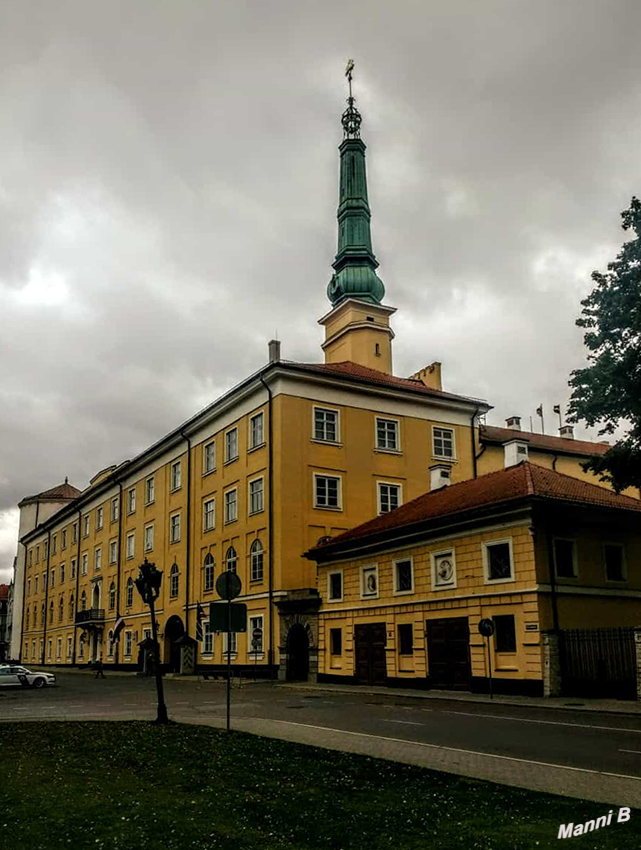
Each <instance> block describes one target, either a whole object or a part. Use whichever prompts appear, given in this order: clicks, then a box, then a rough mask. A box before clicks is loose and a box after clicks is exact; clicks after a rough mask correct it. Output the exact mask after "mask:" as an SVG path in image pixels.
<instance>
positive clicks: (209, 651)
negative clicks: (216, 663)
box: [203, 620, 214, 655]
mask: <svg viewBox="0 0 641 850" xmlns="http://www.w3.org/2000/svg"><path fill="white" fill-rule="evenodd" d="M213 652H214V633H213V632H212V630H211V626H210V625H209V621H207V620H206V621H205V622H204V623H203V655H213Z"/></svg>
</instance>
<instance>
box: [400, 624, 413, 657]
mask: <svg viewBox="0 0 641 850" xmlns="http://www.w3.org/2000/svg"><path fill="white" fill-rule="evenodd" d="M398 652H399V655H412V653H413V652H414V627H413V626H412V624H411V623H399V625H398Z"/></svg>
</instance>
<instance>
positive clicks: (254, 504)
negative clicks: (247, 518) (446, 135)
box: [249, 478, 265, 514]
mask: <svg viewBox="0 0 641 850" xmlns="http://www.w3.org/2000/svg"><path fill="white" fill-rule="evenodd" d="M264 489H265V484H264V479H263V478H256V479H255V480H254V481H250V482H249V513H250V514H257V513H260V512H261V511H263V510H265V495H264Z"/></svg>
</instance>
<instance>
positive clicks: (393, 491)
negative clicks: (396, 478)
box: [378, 483, 401, 514]
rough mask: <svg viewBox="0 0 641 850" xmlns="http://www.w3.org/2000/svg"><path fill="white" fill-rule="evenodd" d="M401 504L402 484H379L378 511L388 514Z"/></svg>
mask: <svg viewBox="0 0 641 850" xmlns="http://www.w3.org/2000/svg"><path fill="white" fill-rule="evenodd" d="M400 504H401V487H400V484H383V483H379V485H378V512H379V514H386V513H389V511H393V510H394V509H395V508H397V507H398V506H399V505H400Z"/></svg>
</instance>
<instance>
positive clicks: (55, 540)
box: [51, 534, 58, 555]
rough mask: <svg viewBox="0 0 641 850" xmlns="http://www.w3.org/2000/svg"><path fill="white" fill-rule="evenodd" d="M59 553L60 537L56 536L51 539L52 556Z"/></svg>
mask: <svg viewBox="0 0 641 850" xmlns="http://www.w3.org/2000/svg"><path fill="white" fill-rule="evenodd" d="M57 551H58V536H57V535H56V534H54V535H53V537H52V538H51V554H52V555H55V554H56V552H57Z"/></svg>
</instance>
